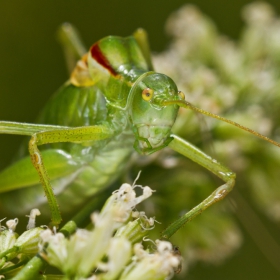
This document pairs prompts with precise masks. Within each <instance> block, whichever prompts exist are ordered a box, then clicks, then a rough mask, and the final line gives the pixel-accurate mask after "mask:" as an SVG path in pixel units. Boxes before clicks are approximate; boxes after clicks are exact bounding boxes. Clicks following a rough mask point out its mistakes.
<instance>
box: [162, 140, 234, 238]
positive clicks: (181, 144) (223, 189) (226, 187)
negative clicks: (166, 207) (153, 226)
mask: <svg viewBox="0 0 280 280" xmlns="http://www.w3.org/2000/svg"><path fill="white" fill-rule="evenodd" d="M171 137H172V138H173V140H172V141H171V142H170V143H169V145H168V146H169V147H170V148H171V149H173V150H174V151H176V152H178V153H180V154H182V155H184V156H186V157H188V158H189V159H191V160H193V161H194V162H196V163H198V164H199V165H201V166H203V167H205V168H206V169H208V170H209V171H211V172H212V173H213V174H215V175H216V176H218V177H219V178H221V179H222V180H223V181H224V182H225V184H223V185H222V186H220V187H218V188H217V189H216V190H215V191H214V192H213V193H211V194H210V195H209V196H208V197H207V198H206V199H205V200H203V201H202V202H201V203H200V204H198V205H197V206H195V207H194V208H193V209H191V210H190V211H189V212H187V213H186V214H185V215H183V216H182V217H181V218H179V219H178V220H176V221H175V222H173V223H172V224H171V225H170V226H169V227H168V228H166V229H165V230H164V231H163V232H162V237H163V238H170V237H171V236H172V235H173V234H174V233H175V232H176V231H177V230H178V229H180V228H181V227H182V226H183V225H184V224H186V223H187V222H189V221H191V220H192V219H193V218H195V217H196V216H198V215H199V214H200V213H201V212H203V211H204V210H205V209H207V208H208V207H209V206H211V205H212V204H214V203H216V202H217V201H219V200H221V199H223V198H224V197H225V196H226V195H227V194H228V193H229V192H230V191H231V190H232V189H233V186H234V183H235V173H233V172H232V171H231V170H230V169H228V168H227V167H225V166H224V165H222V164H221V163H219V162H217V161H216V160H215V159H213V158H211V157H210V156H208V155H206V154H205V153H203V152H202V151H200V150H199V149H198V148H196V147H195V146H193V145H192V144H190V143H189V142H187V141H185V140H184V139H182V138H180V137H178V136H176V135H174V134H172V135H171Z"/></svg>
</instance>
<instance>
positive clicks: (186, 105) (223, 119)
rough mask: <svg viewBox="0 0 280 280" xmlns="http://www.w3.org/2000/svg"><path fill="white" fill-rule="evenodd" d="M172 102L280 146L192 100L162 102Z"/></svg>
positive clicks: (167, 102)
mask: <svg viewBox="0 0 280 280" xmlns="http://www.w3.org/2000/svg"><path fill="white" fill-rule="evenodd" d="M172 104H176V105H178V106H180V107H183V108H186V109H191V110H193V111H195V112H199V113H201V114H204V115H206V116H208V117H212V118H214V119H218V120H220V121H223V122H226V123H229V124H231V125H234V126H236V127H238V128H240V129H242V130H245V131H248V132H250V133H252V134H254V135H255V136H257V137H259V138H261V139H263V140H265V141H267V142H269V143H271V144H273V145H275V146H277V147H280V143H278V142H276V141H274V140H272V139H270V138H268V137H267V136H264V135H262V134H260V133H258V132H256V131H254V130H253V129H250V128H248V127H246V126H243V125H241V124H239V123H236V122H234V121H231V120H229V119H226V118H223V117H221V116H218V115H216V114H213V113H210V112H207V111H204V110H203V109H200V108H198V107H196V106H194V105H192V104H191V103H190V102H188V101H185V100H170V101H163V102H162V105H164V106H166V105H172Z"/></svg>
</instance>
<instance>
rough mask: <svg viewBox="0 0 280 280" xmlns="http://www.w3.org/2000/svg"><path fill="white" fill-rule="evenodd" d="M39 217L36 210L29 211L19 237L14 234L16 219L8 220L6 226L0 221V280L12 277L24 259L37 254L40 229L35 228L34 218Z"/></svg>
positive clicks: (23, 262) (24, 261)
mask: <svg viewBox="0 0 280 280" xmlns="http://www.w3.org/2000/svg"><path fill="white" fill-rule="evenodd" d="M37 215H40V212H39V210H38V209H33V210H31V213H30V216H28V217H29V222H28V226H27V230H26V231H25V232H24V233H23V234H21V235H20V236H19V235H18V234H17V233H16V232H15V230H16V226H17V224H18V219H17V218H15V219H12V220H8V221H7V222H6V226H7V227H5V226H1V222H2V221H3V220H5V219H2V220H1V221H0V279H1V278H8V279H10V277H11V276H14V275H15V274H16V272H17V271H18V269H19V268H21V266H23V265H24V264H25V263H26V259H28V258H29V257H30V256H34V255H35V254H36V253H37V252H38V243H39V240H40V233H41V232H42V231H44V229H43V228H42V227H35V217H36V216H37Z"/></svg>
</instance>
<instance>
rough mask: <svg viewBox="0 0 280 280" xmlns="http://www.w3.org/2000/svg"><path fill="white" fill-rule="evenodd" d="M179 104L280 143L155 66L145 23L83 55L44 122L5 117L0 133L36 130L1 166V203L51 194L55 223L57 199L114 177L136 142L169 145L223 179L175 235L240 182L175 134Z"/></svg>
mask: <svg viewBox="0 0 280 280" xmlns="http://www.w3.org/2000/svg"><path fill="white" fill-rule="evenodd" d="M81 52H82V51H80V52H79V53H81ZM179 107H183V108H186V109H191V110H194V111H196V112H199V113H202V114H205V115H208V116H211V117H214V118H217V119H219V120H222V121H225V122H228V123H230V124H232V125H235V126H237V127H239V128H241V129H243V130H246V131H249V132H250V133H253V134H254V135H256V136H258V137H260V138H262V139H264V140H266V141H269V142H271V143H272V144H274V145H276V146H280V144H279V143H277V142H275V141H273V140H271V139H269V138H267V137H265V136H263V135H261V134H259V133H257V132H255V131H252V130H250V129H248V128H246V127H244V126H242V125H239V124H237V123H235V122H232V121H230V120H227V119H224V118H222V117H220V116H217V115H214V114H212V113H209V112H206V111H204V110H202V109H199V108H197V107H195V106H193V105H192V104H190V103H189V102H187V101H185V97H184V94H183V93H182V92H180V91H178V89H177V86H176V84H175V83H174V82H173V80H172V79H171V78H169V77H168V76H166V75H164V74H160V73H157V72H155V71H154V70H153V67H152V63H151V58H150V54H149V47H148V42H147V37H146V33H145V32H144V31H143V30H138V31H136V32H135V33H134V35H133V36H130V37H127V38H122V37H117V36H108V37H105V38H103V39H101V40H99V41H98V42H97V43H95V44H94V45H92V47H91V48H90V50H89V52H88V53H86V54H85V55H83V56H82V57H81V58H80V60H79V61H78V62H77V64H76V67H75V69H74V70H73V72H72V74H71V77H70V79H69V81H67V82H66V83H65V84H64V85H63V86H62V87H61V88H60V89H59V90H58V92H57V93H56V94H55V95H54V97H53V98H52V99H51V100H50V101H49V103H48V104H47V105H46V107H45V108H44V110H43V112H42V113H41V115H40V116H39V119H38V123H39V124H28V123H16V122H6V121H1V122H0V133H3V134H4V133H5V134H19V135H28V136H30V137H31V139H30V141H29V145H28V148H29V154H30V155H28V154H26V155H25V156H23V158H22V159H20V160H18V161H17V162H15V163H13V164H12V165H10V166H9V167H7V168H6V169H5V170H3V171H2V172H1V173H0V193H1V201H0V205H1V207H5V208H7V209H9V208H10V209H11V211H12V210H14V208H15V205H16V207H17V208H18V209H20V211H25V209H26V212H27V211H28V210H29V209H30V208H33V207H40V204H42V203H45V202H46V201H47V203H48V205H49V207H50V212H51V221H52V225H54V226H58V225H59V224H60V223H61V220H62V219H61V214H60V210H59V205H60V207H63V212H67V211H68V210H70V209H71V208H72V207H77V206H80V205H81V204H82V203H83V201H84V200H85V199H86V198H88V197H90V196H92V195H93V194H95V193H96V192H97V191H98V190H100V189H101V188H104V187H106V186H108V185H110V184H111V183H112V182H114V181H115V180H116V179H117V177H118V174H120V173H121V171H122V170H124V168H125V166H126V163H127V161H128V159H129V158H130V156H131V154H132V152H133V149H134V150H136V151H137V152H138V153H140V154H145V155H148V154H151V153H154V152H155V151H158V150H161V149H163V148H164V147H167V146H168V147H170V148H171V149H173V150H174V151H176V152H178V153H181V154H182V155H184V156H186V157H188V158H190V159H191V160H193V161H194V162H196V163H198V164H200V165H202V166H203V167H205V168H207V169H208V170H209V171H211V172H212V173H214V174H215V175H216V176H218V177H219V178H220V179H222V180H223V181H224V182H225V183H224V184H223V185H222V186H220V187H218V188H217V189H216V190H215V191H214V192H213V193H212V194H210V195H209V196H208V197H207V198H206V199H205V200H204V201H203V202H201V203H200V204H199V205H198V206H196V207H194V208H193V209H192V210H191V211H189V212H188V213H186V214H185V215H183V216H182V217H181V218H180V219H178V220H177V221H175V222H174V223H173V224H171V225H170V226H169V227H168V228H167V229H166V230H165V231H164V232H163V234H162V237H164V238H169V237H171V236H172V235H173V234H174V233H175V232H176V231H177V230H178V229H179V228H181V227H182V226H183V225H184V224H185V223H186V222H188V221H190V220H191V219H193V218H194V217H195V216H197V215H198V214H200V213H201V212H202V211H204V210H205V209H206V208H208V207H209V206H210V205H212V204H213V203H215V202H217V201H219V200H221V199H223V198H224V197H225V196H226V195H227V194H228V193H229V192H230V191H231V190H232V188H233V186H234V182H235V174H234V172H232V171H231V170H230V169H228V168H227V167H225V166H223V165H222V164H220V163H219V162H217V161H216V160H214V159H212V158H211V157H210V156H208V155H206V154H205V153H203V152H202V151H200V150H199V149H198V148H196V147H195V146H193V145H192V144H191V143H189V142H187V141H186V140H184V139H182V138H180V137H178V136H176V135H174V134H173V133H172V126H173V124H174V122H175V119H176V116H177V113H178V109H179ZM45 144H47V145H45ZM41 145H42V146H41ZM38 146H41V147H40V150H39V149H38ZM30 157H31V161H30ZM31 162H32V164H31ZM39 180H40V183H41V185H43V188H41V187H40V184H39V183H38V182H39ZM44 194H45V197H44ZM11 201H13V202H11ZM63 201H68V205H65V203H63ZM67 207H69V208H70V209H67ZM12 208H13V209H12Z"/></svg>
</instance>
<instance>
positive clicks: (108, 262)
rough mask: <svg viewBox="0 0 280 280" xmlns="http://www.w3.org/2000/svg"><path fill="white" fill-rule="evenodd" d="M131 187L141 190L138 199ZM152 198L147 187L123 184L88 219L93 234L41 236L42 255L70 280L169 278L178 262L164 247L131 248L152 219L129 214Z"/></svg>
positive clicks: (47, 233) (166, 245) (80, 231)
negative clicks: (150, 250)
mask: <svg viewBox="0 0 280 280" xmlns="http://www.w3.org/2000/svg"><path fill="white" fill-rule="evenodd" d="M136 187H138V188H141V189H142V191H143V192H142V195H139V196H136V192H135V188H136ZM151 194H152V190H151V189H150V188H149V187H142V186H139V185H136V186H134V185H133V186H131V185H129V184H123V185H122V186H121V187H120V189H119V190H117V191H115V192H114V193H113V194H112V195H111V197H110V198H109V199H108V200H107V202H106V203H105V205H104V207H103V209H102V210H101V212H100V213H93V214H92V215H91V219H92V222H93V224H94V228H93V230H85V229H78V230H77V231H76V232H75V234H73V235H72V236H71V237H70V238H69V239H67V238H66V237H64V235H63V234H62V233H53V232H52V231H51V230H49V229H48V230H45V231H43V232H42V233H41V238H42V242H41V243H40V251H41V256H42V257H43V258H44V259H45V260H46V261H47V262H48V263H50V264H51V265H53V266H55V267H57V268H59V269H60V270H61V271H62V272H63V273H64V275H65V276H66V277H68V278H69V279H91V280H93V279H95V280H113V279H121V280H128V279H167V278H169V277H171V276H172V275H173V274H174V271H175V270H176V269H177V267H178V266H179V265H180V258H181V257H180V256H179V255H177V254H174V252H173V248H172V245H171V244H170V243H169V242H166V241H157V244H156V250H155V252H153V253H150V252H148V251H145V250H144V249H143V246H142V245H141V244H140V243H135V242H137V241H138V242H139V241H140V240H141V239H142V238H143V237H144V236H145V235H147V230H150V229H152V228H153V227H154V221H155V220H154V219H153V218H150V219H148V218H147V217H146V215H145V214H144V213H143V212H140V213H139V212H137V211H133V210H134V208H135V206H136V205H137V204H139V203H140V202H142V201H143V200H144V199H146V198H148V197H150V196H151ZM133 217H136V219H133ZM133 244H134V245H133ZM133 252H134V256H133Z"/></svg>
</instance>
